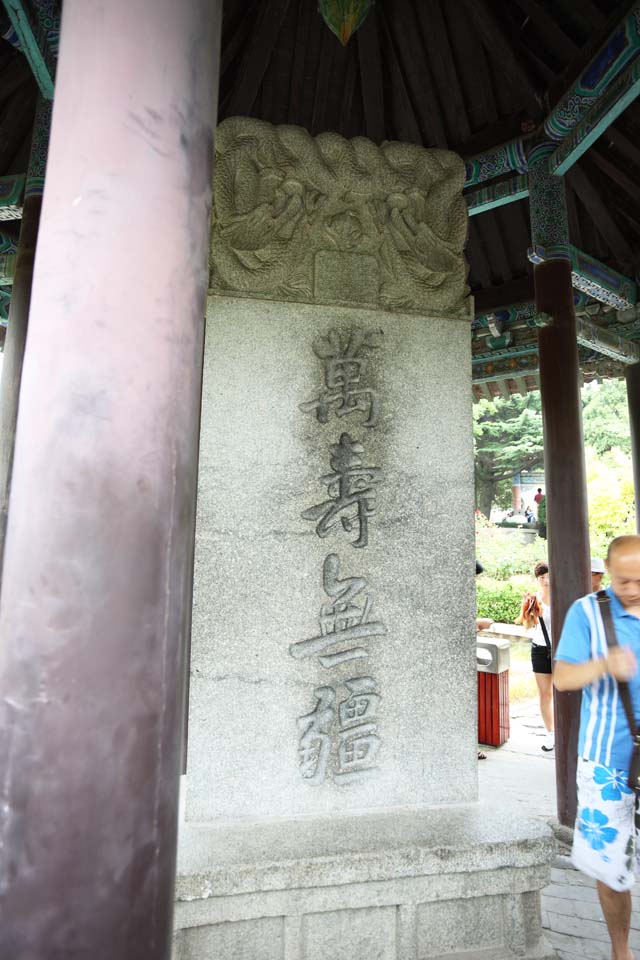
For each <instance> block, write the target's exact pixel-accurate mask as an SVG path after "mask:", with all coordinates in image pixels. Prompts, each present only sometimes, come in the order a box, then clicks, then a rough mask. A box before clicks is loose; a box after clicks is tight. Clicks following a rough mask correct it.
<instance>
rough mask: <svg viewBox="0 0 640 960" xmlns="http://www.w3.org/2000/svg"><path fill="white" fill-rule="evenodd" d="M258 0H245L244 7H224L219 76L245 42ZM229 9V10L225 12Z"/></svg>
mask: <svg viewBox="0 0 640 960" xmlns="http://www.w3.org/2000/svg"><path fill="white" fill-rule="evenodd" d="M259 3H260V0H247V3H246V6H245V7H244V8H240V7H236V8H235V9H234V8H233V7H230V8H227V7H225V18H224V20H223V30H224V37H225V42H224V45H223V47H222V49H221V50H220V76H221V77H222V76H224V74H225V73H226V71H227V70H228V69H229V68H230V67H231V65H232V64H233V62H234V61H235V60H236V58H237V57H238V56H240V55H241V53H242V49H243V47H244V45H245V44H246V42H247V40H248V38H249V35H250V32H251V25H252V24H253V23H254V22H255V18H256V11H257V8H258V5H259ZM227 10H229V12H227Z"/></svg>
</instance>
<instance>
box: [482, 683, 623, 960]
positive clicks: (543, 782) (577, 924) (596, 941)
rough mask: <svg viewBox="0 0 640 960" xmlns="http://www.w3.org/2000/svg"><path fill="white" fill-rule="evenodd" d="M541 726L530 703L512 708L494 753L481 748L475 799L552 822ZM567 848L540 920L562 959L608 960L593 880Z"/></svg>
mask: <svg viewBox="0 0 640 960" xmlns="http://www.w3.org/2000/svg"><path fill="white" fill-rule="evenodd" d="M543 737H544V728H543V726H542V722H541V720H540V719H539V714H538V709H537V703H536V702H535V701H532V702H527V703H523V704H516V705H514V706H513V707H512V709H511V736H510V738H509V741H508V743H506V744H505V745H504V747H500V748H499V749H498V750H495V749H492V748H491V747H484V748H483V749H484V750H485V753H486V754H487V759H486V760H483V761H481V762H480V764H479V778H480V795H481V797H483V798H486V799H489V798H490V797H491V796H495V795H496V793H498V792H499V793H500V794H501V795H503V796H504V797H505V798H508V799H510V800H511V802H512V803H515V804H517V805H519V806H521V807H522V810H523V812H524V811H525V810H526V812H527V813H528V814H530V815H533V816H535V817H539V818H540V819H543V820H545V821H546V822H548V823H552V824H553V821H554V820H555V813H556V801H555V761H554V759H553V754H545V753H543V752H542V750H541V749H540V746H541V744H542V740H543ZM567 853H568V848H567V847H564V846H563V844H562V842H561V841H558V854H559V855H558V858H557V860H556V862H555V864H554V866H553V868H552V871H551V883H550V885H549V886H548V887H546V889H545V890H544V891H543V894H542V922H543V926H544V928H545V930H546V933H547V938H548V940H549V942H550V943H551V944H552V946H553V947H554V948H555V950H556V952H557V955H558V957H559V958H561V960H577V958H581V960H609V958H610V957H611V948H610V945H609V938H608V936H607V928H606V926H605V923H604V920H603V919H602V913H601V911H600V905H599V903H598V894H597V892H596V889H595V882H594V881H593V880H590V879H589V878H588V877H585V876H583V875H582V874H581V873H578V871H577V870H574V869H573V867H572V866H571V864H570V862H569V859H568V856H567ZM631 926H632V930H631V938H630V945H631V948H632V949H634V950H636V951H638V952H637V954H636V955H637V956H638V957H640V889H639V890H638V895H637V896H634V897H633V915H632V919H631Z"/></svg>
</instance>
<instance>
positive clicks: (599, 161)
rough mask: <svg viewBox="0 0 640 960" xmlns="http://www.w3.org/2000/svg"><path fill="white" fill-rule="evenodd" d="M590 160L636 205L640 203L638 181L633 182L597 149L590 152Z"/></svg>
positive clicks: (594, 148)
mask: <svg viewBox="0 0 640 960" xmlns="http://www.w3.org/2000/svg"><path fill="white" fill-rule="evenodd" d="M589 159H590V160H592V161H593V163H594V164H595V165H596V166H597V167H599V168H600V170H602V172H603V173H604V174H606V176H607V177H609V179H610V180H613V182H614V183H617V185H618V186H619V187H620V188H621V189H622V190H624V191H625V193H626V195H627V196H628V197H629V199H632V200H633V201H634V202H635V203H640V184H639V183H638V181H637V180H632V179H631V177H628V176H627V174H626V173H624V172H623V171H622V170H621V169H620V168H619V167H618V166H616V164H615V163H612V161H611V160H609V159H608V158H607V157H606V156H604V154H603V153H601V152H600V150H598V149H597V148H596V147H592V148H591V150H590V152H589Z"/></svg>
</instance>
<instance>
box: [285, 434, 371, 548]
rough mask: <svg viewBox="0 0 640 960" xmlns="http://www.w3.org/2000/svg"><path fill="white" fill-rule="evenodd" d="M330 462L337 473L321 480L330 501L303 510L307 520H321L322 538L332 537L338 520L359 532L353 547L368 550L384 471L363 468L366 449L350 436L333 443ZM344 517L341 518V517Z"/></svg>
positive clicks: (319, 531) (318, 529)
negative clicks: (379, 486)
mask: <svg viewBox="0 0 640 960" xmlns="http://www.w3.org/2000/svg"><path fill="white" fill-rule="evenodd" d="M330 449H331V454H332V455H331V458H330V460H329V462H330V464H331V466H332V467H333V470H334V471H335V472H334V473H330V474H326V475H325V476H323V477H320V479H321V481H322V482H323V483H324V484H326V487H327V493H328V494H329V499H328V500H325V501H324V503H319V504H316V506H314V507H310V508H309V509H308V510H304V511H303V513H302V517H303V518H304V519H305V520H318V523H317V525H316V533H317V534H318V536H319V537H322V538H324V537H326V536H328V535H329V533H330V531H331V529H332V528H333V527H334V526H335V525H336V523H337V522H338V520H340V522H341V524H342V528H343V529H344V530H346V531H347V533H350V532H351V531H352V530H354V529H357V531H358V536H357V539H356V540H355V541H353V546H354V547H366V545H367V543H368V542H369V527H368V523H369V517H370V516H371V515H372V514H373V512H374V500H375V493H376V491H375V488H374V484H376V483H378V482H379V480H380V473H381V471H380V470H379V469H378V468H377V467H364V466H363V465H362V454H363V452H364V448H363V446H362V444H361V443H356V442H355V441H353V440H352V439H351V437H350V436H349V434H348V433H343V434H341V436H340V440H339V442H338V443H333V444H331V447H330ZM341 514H342V516H341Z"/></svg>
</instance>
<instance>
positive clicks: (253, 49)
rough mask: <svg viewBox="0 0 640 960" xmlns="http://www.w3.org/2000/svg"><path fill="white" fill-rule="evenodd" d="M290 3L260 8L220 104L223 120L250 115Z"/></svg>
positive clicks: (274, 1)
mask: <svg viewBox="0 0 640 960" xmlns="http://www.w3.org/2000/svg"><path fill="white" fill-rule="evenodd" d="M290 2H291V0H265V3H264V4H263V6H262V8H261V9H262V15H261V16H259V17H258V18H257V19H256V21H255V25H254V29H253V32H252V34H251V39H250V41H249V44H248V46H247V48H246V51H245V54H244V57H243V58H242V63H241V65H240V69H239V71H238V76H237V77H236V82H235V85H234V87H233V89H232V91H231V93H230V95H229V98H228V100H227V102H226V103H225V104H224V112H225V115H226V116H231V117H233V116H248V115H249V114H250V113H251V108H252V106H253V104H254V103H255V100H256V97H257V96H258V92H259V90H260V85H261V84H262V79H263V77H264V75H265V73H266V70H267V67H268V66H269V62H270V60H271V57H272V54H273V50H274V48H275V45H276V41H277V39H278V34H279V33H280V27H281V26H282V22H283V20H284V18H285V15H286V13H287V10H288V9H289V3H290Z"/></svg>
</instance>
